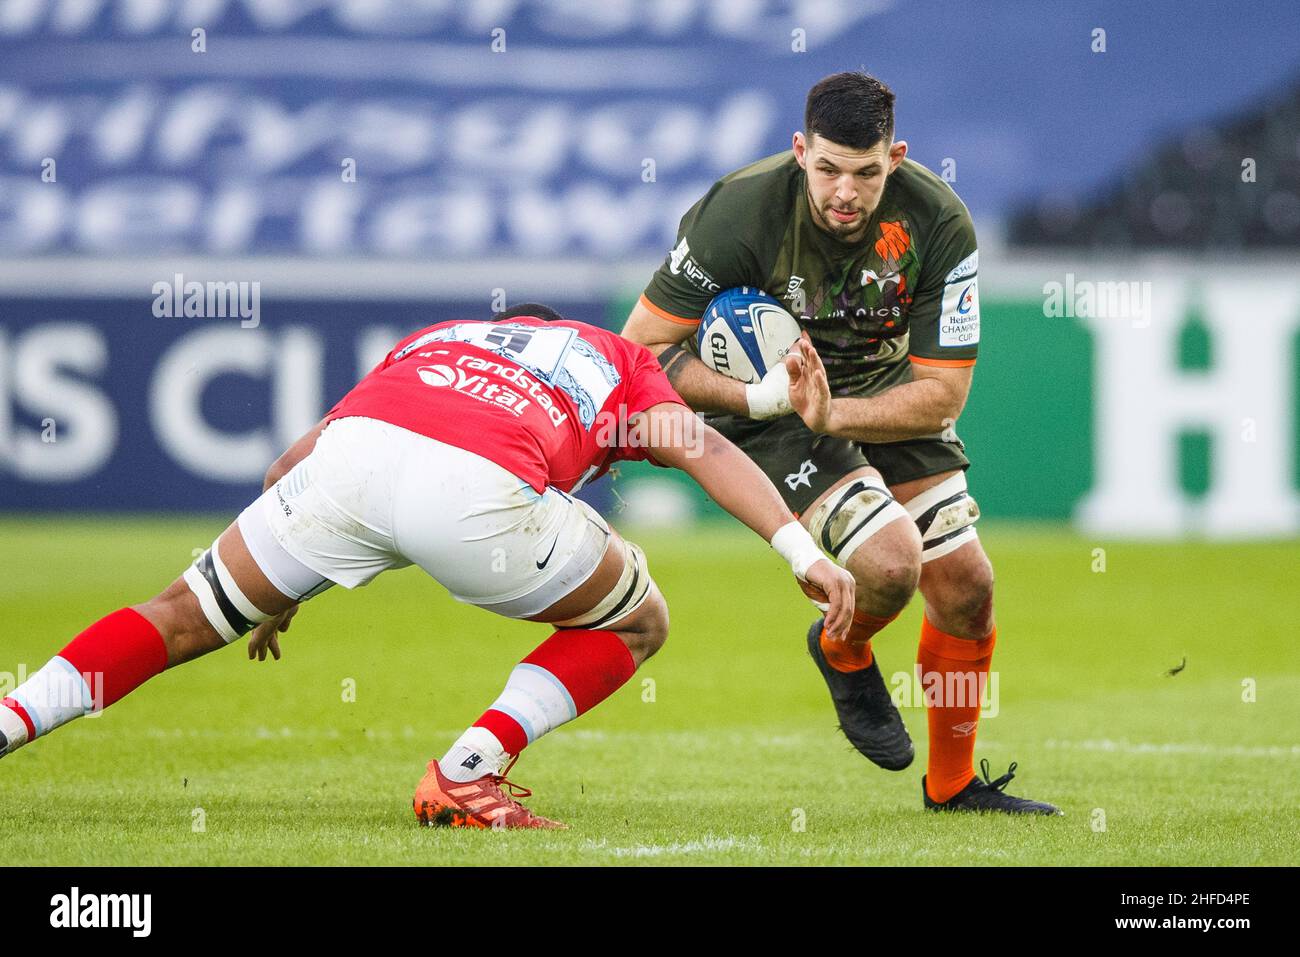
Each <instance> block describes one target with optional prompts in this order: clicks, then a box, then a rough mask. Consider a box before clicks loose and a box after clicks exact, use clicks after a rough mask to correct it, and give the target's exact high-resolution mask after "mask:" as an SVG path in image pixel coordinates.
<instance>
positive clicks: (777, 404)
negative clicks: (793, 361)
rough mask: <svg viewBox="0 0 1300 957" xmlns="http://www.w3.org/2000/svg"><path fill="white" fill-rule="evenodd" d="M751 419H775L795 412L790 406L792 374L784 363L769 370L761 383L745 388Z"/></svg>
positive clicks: (779, 363)
mask: <svg viewBox="0 0 1300 957" xmlns="http://www.w3.org/2000/svg"><path fill="white" fill-rule="evenodd" d="M745 402H746V403H747V404H748V405H749V417H750V418H751V419H775V418H776V417H777V416H781V415H788V414H789V413H791V412H793V411H794V408H793V407H792V406H791V405H790V372H789V370H787V369H786V367H785V363H784V362H778V363H777V364H776V365H774V366H772V368H770V369H768V370H767V374H766V375H765V376H763V379H762V381H761V382H755V383H754V384H753V385H747V386H745Z"/></svg>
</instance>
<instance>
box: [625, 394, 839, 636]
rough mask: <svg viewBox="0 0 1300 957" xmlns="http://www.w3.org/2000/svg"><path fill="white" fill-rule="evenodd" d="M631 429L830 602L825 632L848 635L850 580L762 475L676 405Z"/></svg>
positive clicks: (653, 411)
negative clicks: (784, 560)
mask: <svg viewBox="0 0 1300 957" xmlns="http://www.w3.org/2000/svg"><path fill="white" fill-rule="evenodd" d="M632 424H633V426H634V428H635V430H636V434H637V436H638V439H639V441H641V442H642V443H644V447H645V448H646V449H647V451H649V453H650V454H651V456H652V457H653V458H654V460H655V461H656V462H658V463H659V464H660V465H665V466H668V467H670V468H677V469H681V470H682V471H683V472H685V473H686V474H687V475H689V476H690V477H691V478H693V479H694V480H695V481H696V482H698V483H699V485H700V487H701V488H703V489H704V491H705V492H707V493H708V495H709V497H710V498H712V499H713V500H714V501H715V502H717V503H718V505H720V506H721V507H722V508H723V509H725V510H726V511H727V512H729V513H730V514H731V515H733V516H734V517H735V518H737V519H739V520H740V521H741V522H743V523H744V524H745V525H747V526H749V528H751V529H753V531H755V532H757V533H758V534H759V535H760V536H762V538H763V540H764V541H766V542H768V543H769V544H771V546H772V547H773V548H774V549H776V551H777V552H778V553H779V554H780V555H781V557H782V558H784V559H786V561H788V562H789V563H790V567H791V569H792V570H793V571H794V573H795V577H797V578H798V579H799V580H800V581H805V582H809V583H811V584H813V585H816V586H817V587H818V588H820V589H821V590H822V591H823V592H825V593H826V595H827V597H828V599H829V601H830V611H829V612H827V616H826V628H827V631H829V632H830V633H831V634H832V636H835V637H840V636H843V635H844V634H846V633H847V630H848V626H849V623H850V621H852V618H853V602H854V583H853V576H852V575H851V574H850V573H849V572H847V571H846V570H845V569H843V568H840V567H839V566H838V565H836V564H834V563H833V562H831V561H830V560H829V559H827V558H826V557H825V556H823V555H822V553H821V551H820V549H818V548H817V545H816V543H815V542H813V540H812V536H811V535H809V534H808V531H807V529H805V528H804V527H803V526H802V525H800V524H799V522H798V520H797V519H796V518H795V517H794V515H792V514H791V512H790V510H789V509H788V508H787V507H786V505H785V502H784V501H782V499H781V495H780V493H778V492H777V490H776V488H775V487H774V486H773V485H772V483H771V481H770V480H769V479H768V477H767V476H766V475H765V474H763V470H762V469H760V468H759V467H758V466H757V465H755V464H754V463H753V461H751V460H750V458H749V457H748V456H747V455H745V453H744V452H742V451H740V449H738V448H736V446H734V445H732V444H731V443H730V442H729V441H727V440H726V439H725V438H723V437H722V436H721V435H720V434H719V433H718V432H717V431H716V430H714V429H712V428H710V427H709V426H708V425H706V424H704V422H702V421H701V420H700V419H699V417H698V416H696V415H694V414H692V412H691V411H690V410H689V409H688V408H686V407H685V406H683V405H679V404H677V403H676V402H661V403H658V404H656V405H653V406H651V407H650V408H649V409H647V410H646V411H645V412H643V413H641V414H640V415H639V416H637V417H636V419H635V420H634V422H633V423H632Z"/></svg>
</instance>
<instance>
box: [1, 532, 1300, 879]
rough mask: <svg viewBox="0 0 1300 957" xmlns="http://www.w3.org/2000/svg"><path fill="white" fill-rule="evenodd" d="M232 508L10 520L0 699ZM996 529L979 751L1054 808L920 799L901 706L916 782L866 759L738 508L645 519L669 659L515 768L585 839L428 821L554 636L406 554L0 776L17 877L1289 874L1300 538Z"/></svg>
mask: <svg viewBox="0 0 1300 957" xmlns="http://www.w3.org/2000/svg"><path fill="white" fill-rule="evenodd" d="M223 524H224V522H222V521H221V520H219V519H211V520H209V519H204V518H184V519H174V518H167V519H157V518H153V519H136V518H131V519H117V520H98V519H64V518H58V519H4V520H0V542H2V543H3V544H2V545H0V636H3V640H2V641H0V649H2V650H3V654H2V655H0V670H3V671H4V672H8V674H4V675H0V678H4V679H7V680H8V681H9V682H10V683H9V684H8V685H7V686H6V687H5V688H4V690H8V689H9V688H11V687H12V681H13V678H14V677H16V673H17V671H18V667H19V665H20V664H22V665H24V666H25V667H26V668H27V669H28V671H32V670H35V669H36V668H38V667H40V666H41V665H42V664H43V663H44V662H45V661H46V660H47V659H48V658H49V657H50V655H51V654H53V653H54V652H55V651H57V650H58V649H59V648H60V647H62V645H63V644H64V643H65V642H66V641H67V640H68V639H69V638H70V637H72V636H73V635H74V634H76V632H78V631H79V630H80V629H81V628H82V627H84V626H85V625H86V624H87V623H88V622H90V621H91V620H93V619H95V618H97V617H99V616H101V615H103V614H106V613H107V612H109V611H112V610H113V609H115V608H118V607H120V606H122V605H124V604H128V603H134V602H138V601H141V600H143V599H145V598H147V597H149V596H150V595H152V594H153V593H154V592H156V591H157V590H158V589H159V588H161V587H162V586H163V585H165V584H166V583H167V582H169V581H170V580H171V579H172V578H173V577H174V576H175V575H176V574H177V573H178V572H179V571H180V570H182V569H183V568H184V566H185V565H186V564H188V563H189V561H190V560H191V552H192V550H193V549H194V548H196V547H202V546H205V545H206V544H208V543H210V542H211V541H212V539H213V537H214V535H215V534H216V532H217V531H218V530H219V529H220V527H221V526H222V525H223ZM981 529H982V537H983V539H984V542H985V545H986V547H987V548H988V550H989V553H990V555H991V556H992V558H993V561H994V565H995V568H996V570H997V575H998V586H997V587H998V592H997V594H998V598H997V609H998V611H997V614H998V623H999V644H998V648H997V651H996V653H995V656H994V659H993V667H994V669H995V670H996V671H998V673H999V684H998V693H999V700H998V707H999V713H998V714H997V715H996V716H994V717H986V718H985V719H984V720H983V721H982V723H981V727H980V732H979V739H978V746H977V751H976V756H977V758H979V757H986V758H988V759H989V760H990V762H991V763H992V766H993V772H994V774H1000V773H1001V772H1003V771H1004V770H1005V769H1006V766H1007V764H1008V763H1009V762H1010V761H1012V760H1015V761H1018V762H1019V764H1020V769H1019V773H1018V775H1017V777H1016V780H1015V781H1014V782H1013V783H1012V785H1011V787H1010V788H1009V790H1010V791H1011V792H1012V793H1016V794H1022V795H1025V796H1030V797H1035V798H1041V799H1044V800H1050V801H1053V802H1055V803H1057V804H1059V805H1060V806H1061V807H1063V808H1064V809H1065V810H1066V812H1067V816H1066V817H1064V818H1057V819H1034V820H1019V819H1011V818H1005V817H995V818H990V817H972V816H966V815H961V816H957V815H934V814H928V813H925V812H923V811H922V809H921V798H920V779H921V774H922V771H923V770H924V761H925V753H926V743H925V742H926V732H925V715H924V712H923V710H922V709H921V708H920V707H909V708H905V709H904V712H903V713H904V716H905V718H906V720H907V723H908V726H909V728H910V729H911V732H912V736H913V738H914V740H915V741H916V742H917V761H916V763H914V764H913V766H912V767H911V768H909V769H908V770H906V771H904V772H901V773H890V772H886V771H881V770H878V769H877V768H875V767H873V766H871V765H870V764H868V763H867V762H866V761H865V760H864V759H863V758H861V757H859V756H858V755H857V754H856V753H854V752H853V751H852V750H851V749H850V748H849V747H848V745H847V744H846V742H845V741H844V739H843V738H842V737H841V736H840V735H839V733H838V731H836V730H835V720H834V714H833V711H832V709H831V706H830V701H829V698H828V696H827V694H826V691H825V689H824V687H823V685H822V682H821V678H820V677H819V676H818V674H817V672H816V669H815V668H814V667H813V665H812V663H811V662H810V661H809V660H808V658H807V654H806V651H805V649H804V633H805V630H806V628H807V625H808V623H809V622H810V621H811V619H812V617H813V614H814V613H813V612H812V611H811V609H810V607H809V606H808V605H807V603H806V602H805V601H804V599H803V598H802V596H801V595H800V594H799V592H798V590H797V589H796V587H795V585H794V583H793V581H792V579H791V578H790V576H789V573H788V571H785V570H784V569H783V566H782V563H781V562H780V560H779V559H777V558H776V557H775V556H774V555H772V554H771V553H770V551H768V550H767V549H766V548H765V547H764V546H763V544H762V543H761V542H759V541H758V540H757V539H756V538H754V537H753V536H752V535H749V534H748V533H747V532H745V531H744V530H742V529H739V527H738V526H735V525H730V524H728V525H719V526H712V527H707V528H704V529H702V530H699V531H690V532H682V533H671V534H669V533H663V532H657V533H645V534H640V535H637V534H635V532H630V533H629V535H630V537H632V538H633V539H634V540H636V541H638V542H639V543H640V544H642V545H643V546H644V547H645V549H646V552H647V554H648V556H649V558H650V564H651V569H652V571H653V572H654V575H655V577H656V579H657V580H658V581H659V583H660V585H661V587H662V589H663V591H664V593H665V595H666V596H667V598H668V602H669V605H670V608H671V610H672V619H673V628H672V635H671V637H670V638H669V641H668V644H667V645H666V646H665V648H664V650H663V651H662V652H661V653H660V654H659V655H658V656H656V657H655V658H652V659H651V660H650V661H649V662H647V664H646V666H645V667H644V668H643V669H642V670H641V671H640V672H638V674H637V675H636V676H635V677H634V678H633V679H632V681H631V682H629V684H628V685H627V686H626V687H625V688H623V689H622V690H621V691H619V692H618V694H616V695H615V696H614V697H613V698H612V699H611V700H609V701H607V702H606V703H605V704H603V705H602V706H601V707H599V708H597V709H596V710H595V711H594V712H592V713H591V714H588V715H586V716H584V717H583V718H580V719H579V720H578V721H576V722H574V723H572V724H570V725H568V726H566V727H564V728H561V729H560V730H558V731H557V732H555V733H553V734H552V735H550V736H549V737H547V738H545V739H544V740H542V741H541V742H539V743H538V744H537V745H535V746H533V747H532V748H530V749H529V751H528V752H527V753H525V755H524V757H523V758H522V759H521V761H520V763H519V764H518V765H517V767H516V768H515V772H514V773H513V774H512V777H513V778H515V779H517V780H519V781H520V782H522V783H524V784H526V785H528V786H530V787H532V788H533V790H534V792H535V794H534V797H533V798H532V799H531V800H530V801H529V803H530V805H531V806H532V807H533V808H535V809H536V810H537V811H538V812H539V813H542V814H545V815H548V816H551V817H555V818H558V819H560V820H563V821H566V822H567V823H568V824H569V825H570V827H571V829H570V830H568V831H564V832H532V833H515V832H496V833H493V832H461V831H445V830H432V829H422V828H419V827H417V826H416V824H415V820H414V817H413V815H412V812H411V794H412V791H413V789H414V786H415V783H416V781H417V780H418V779H419V777H420V775H421V774H422V772H423V769H424V764H425V762H426V761H428V760H429V758H430V757H432V756H436V755H440V754H441V753H442V752H443V750H444V749H445V748H446V747H447V745H448V744H449V743H450V741H451V740H452V739H453V737H454V736H455V735H456V734H457V733H458V732H459V730H460V729H461V728H462V727H463V726H464V725H466V724H467V723H469V722H471V721H472V720H473V719H474V718H475V717H477V715H478V714H479V713H480V712H481V711H482V709H483V708H484V707H485V706H486V705H487V704H488V703H490V702H491V701H492V700H493V699H494V698H495V696H496V694H497V692H498V691H499V690H500V687H501V685H502V684H503V682H504V680H505V677H506V674H507V672H508V671H509V669H510V667H511V666H512V665H513V664H514V663H515V662H516V661H517V660H518V659H519V658H520V657H521V656H523V655H524V654H526V653H527V652H528V651H529V650H530V649H531V648H532V647H533V646H534V645H536V644H537V643H539V642H540V641H541V640H542V639H544V638H545V637H546V635H547V633H548V630H547V628H546V626H543V625H534V624H527V623H518V622H510V621H505V620H503V619H499V618H496V617H494V616H492V615H490V614H487V613H485V612H481V611H479V610H477V609H474V608H470V607H467V606H463V605H460V604H458V603H456V602H455V601H453V600H451V599H450V598H449V597H448V596H447V595H446V593H445V592H444V591H443V590H442V589H441V587H440V586H438V585H437V584H436V583H433V582H431V581H429V580H428V579H427V578H426V577H424V576H423V575H422V574H421V573H420V572H419V571H417V570H413V569H408V570H406V571H403V572H398V573H390V574H389V575H386V576H383V577H382V578H380V579H379V580H378V581H376V582H375V583H374V584H372V585H370V586H369V587H367V588H364V589H361V590H359V591H357V592H353V593H349V592H345V591H344V590H343V589H334V590H332V591H330V592H328V593H326V594H325V595H323V596H322V597H320V598H318V599H316V600H315V601H313V602H311V603H310V604H309V605H308V606H307V607H306V608H304V610H303V612H302V614H301V615H300V616H299V618H298V620H297V621H296V622H295V624H294V627H293V629H292V630H291V631H290V632H289V634H288V635H286V636H284V638H283V648H284V659H283V660H281V661H279V662H272V661H267V662H265V663H257V662H250V661H248V660H247V658H246V655H245V652H244V649H243V647H242V645H241V647H239V648H231V649H226V650H224V651H220V652H216V653H214V654H212V655H210V656H208V657H206V658H203V659H200V660H199V661H197V662H194V663H191V664H189V665H185V666H183V667H181V668H179V669H177V670H175V671H172V672H169V673H166V674H164V675H162V676H160V677H158V678H155V679H153V680H152V681H150V682H149V683H148V684H147V685H145V686H144V687H143V688H141V689H140V690H138V691H137V692H135V693H134V694H132V695H131V696H130V697H128V698H127V699H125V700H124V701H122V702H121V703H119V704H117V705H115V706H114V707H112V708H110V709H109V710H108V711H107V712H105V713H104V714H103V715H100V716H98V717H94V718H90V719H82V720H80V721H78V722H76V723H74V724H73V725H71V726H69V727H67V728H64V729H62V730H60V731H58V732H57V733H55V734H53V735H52V736H51V737H49V738H48V739H42V740H39V741H37V742H36V743H35V744H34V745H32V746H31V747H28V748H25V749H23V750H21V751H19V752H17V753H16V754H14V755H11V756H9V757H8V758H6V759H4V760H3V761H0V834H2V835H3V843H4V847H5V852H6V854H5V856H6V863H7V864H10V865H36V864H60V865H100V864H190V865H203V864H236V865H242V864H249V865H252V864H261V865H265V864H411V865H443V864H461V865H468V864H741V865H760V864H855V865H872V864H994V865H996V864H1065V865H1075V864H1101V865H1110V864H1116V865H1118V864H1124V865H1175V864H1176V865H1214V864H1289V863H1294V861H1295V860H1296V859H1297V856H1298V855H1297V850H1298V845H1300V837H1297V835H1300V809H1298V808H1300V800H1297V798H1298V797H1300V734H1298V733H1297V732H1298V731H1300V675H1297V669H1296V661H1297V658H1296V652H1295V647H1296V645H1295V639H1296V628H1297V625H1296V622H1297V619H1300V591H1298V590H1297V589H1296V587H1295V569H1296V568H1297V567H1300V542H1279V543H1267V544H1239V545H1237V544H1234V545H1209V544H1195V543H1193V544H1180V545H1155V544H1125V543H1120V542H1098V541H1091V540H1089V539H1086V538H1084V537H1081V536H1079V535H1077V534H1075V533H1072V532H1069V531H1066V530H1063V529H1058V528H1050V527H1049V528H1032V527H1022V526H1012V525H999V524H995V523H993V522H986V523H983V524H982V525H981ZM1097 548H1102V549H1104V550H1105V555H1104V560H1105V570H1104V571H1100V572H1099V571H1094V570H1093V569H1094V565H1095V564H1096V562H1097V558H1096V556H1095V554H1094V549H1097ZM920 614H921V609H920V605H919V601H918V602H914V603H913V605H912V607H910V608H909V609H908V611H907V612H906V613H905V614H904V616H903V617H902V618H901V619H900V620H899V621H898V622H896V623H895V624H893V625H892V626H890V628H889V629H888V630H887V631H886V632H885V633H883V635H882V636H881V637H880V638H878V639H877V640H876V643H875V644H876V649H877V654H878V655H879V657H880V660H881V663H882V668H883V669H884V672H885V674H886V676H889V675H891V674H893V673H895V672H900V671H908V670H909V669H910V668H911V663H912V661H913V660H914V657H915V653H916V640H917V632H918V627H919V621H920ZM1184 656H1185V657H1186V667H1185V668H1183V670H1182V671H1181V672H1179V673H1177V674H1175V675H1173V676H1167V675H1166V672H1167V671H1169V670H1170V669H1171V668H1173V667H1175V666H1176V665H1178V664H1179V663H1180V662H1181V661H1182V660H1183V658H1184ZM353 688H354V689H355V695H354V696H353V695H352V694H350V693H349V689H353ZM1252 688H1253V697H1254V700H1253V701H1250V700H1243V698H1244V697H1245V698H1249V697H1251V694H1250V692H1251V689H1252ZM352 697H354V698H355V700H349V699H350V698H352Z"/></svg>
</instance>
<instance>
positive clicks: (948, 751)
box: [916, 618, 998, 802]
mask: <svg viewBox="0 0 1300 957" xmlns="http://www.w3.org/2000/svg"><path fill="white" fill-rule="evenodd" d="M997 634H998V632H997V629H996V628H994V629H993V630H992V631H991V632H989V636H988V637H987V638H982V639H980V640H979V641H968V640H966V639H964V638H956V637H954V636H953V635H949V634H947V633H946V632H942V631H940V630H939V629H938V628H936V627H934V625H932V624H930V619H929V618H925V619H923V620H922V622H921V644H920V647H919V648H918V649H917V652H916V663H917V666H918V668H919V669H920V672H921V688H922V690H923V691H924V692H925V703H926V709H925V716H926V722H927V723H928V725H929V728H930V759H929V763H928V766H927V767H926V772H925V789H926V791H927V792H928V793H929V795H930V800H932V801H939V802H943V801H946V800H948V799H949V798H950V797H952V796H953V795H954V794H956V793H957V792H958V791H960V790H961V789H962V788H964V787H965V786H966V785H967V784H969V783H970V780H971V778H973V777H975V768H974V766H973V761H974V758H975V729H976V727H977V726H978V725H979V718H980V699H981V698H982V697H983V695H984V685H985V684H986V683H987V681H988V673H989V662H990V661H992V660H993V643H994V641H995V640H996V639H997ZM932 675H937V677H931V676H932ZM972 698H974V701H972V700H971V699H972ZM949 699H952V700H949Z"/></svg>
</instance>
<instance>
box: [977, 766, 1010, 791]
mask: <svg viewBox="0 0 1300 957" xmlns="http://www.w3.org/2000/svg"><path fill="white" fill-rule="evenodd" d="M980 773H981V774H983V775H984V783H985V784H987V785H988V786H989V787H990V788H992V789H993V790H994V791H1002V790H1004V789H1005V788H1006V786H1007V785H1008V784H1010V783H1011V779H1012V778H1014V777H1015V776H1016V762H1015V761H1012V762H1011V767H1009V768H1007V773H1006V774H1004V775H1002V777H1000V778H998V779H997V780H996V781H990V780H989V759H988V758H981V759H980Z"/></svg>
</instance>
